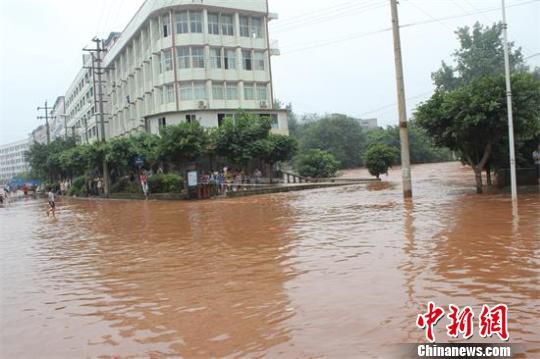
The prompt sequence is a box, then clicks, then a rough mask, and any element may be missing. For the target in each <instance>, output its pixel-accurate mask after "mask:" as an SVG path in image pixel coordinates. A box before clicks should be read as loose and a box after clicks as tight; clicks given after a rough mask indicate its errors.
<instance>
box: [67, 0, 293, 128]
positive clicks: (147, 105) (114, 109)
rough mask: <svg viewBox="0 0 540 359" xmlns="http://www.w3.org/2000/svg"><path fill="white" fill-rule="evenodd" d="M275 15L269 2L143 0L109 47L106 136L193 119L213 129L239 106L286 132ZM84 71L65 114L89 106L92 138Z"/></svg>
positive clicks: (92, 125)
mask: <svg viewBox="0 0 540 359" xmlns="http://www.w3.org/2000/svg"><path fill="white" fill-rule="evenodd" d="M273 18H276V16H275V15H272V14H270V13H269V12H268V4H267V1H266V0H229V1H223V0H204V1H202V0H198V1H195V0H151V1H146V2H145V3H144V4H143V5H142V6H141V8H140V9H139V10H138V12H137V13H136V14H135V16H134V17H133V18H132V20H131V21H130V22H129V24H128V25H127V27H126V28H125V30H124V31H123V32H122V34H121V35H120V36H119V37H118V38H117V39H116V41H115V42H114V44H112V45H111V46H106V48H107V49H108V51H107V53H106V55H105V57H104V61H103V66H104V67H105V68H106V69H107V71H106V75H105V78H104V80H105V83H106V91H105V95H106V97H107V101H108V102H107V105H106V111H105V112H106V113H107V125H106V132H107V137H115V136H123V135H127V134H130V133H133V132H137V131H141V130H147V131H149V132H152V133H158V132H159V129H160V127H163V126H167V125H171V124H178V123H181V122H191V121H198V122H199V123H201V125H203V126H205V127H218V126H219V125H220V124H221V122H222V121H223V119H224V118H225V117H226V116H234V114H235V113H237V112H238V111H239V110H241V111H246V112H250V113H254V114H257V115H265V116H270V117H271V118H272V120H273V124H272V127H273V131H274V132H277V133H283V134H287V133H288V126H287V113H286V111H284V110H274V109H273V100H274V99H273V94H272V71H271V60H270V59H271V55H272V54H273V53H277V50H273V49H272V48H271V46H270V43H271V42H270V40H269V37H268V21H269V20H271V19H273ZM84 73H85V72H84V71H82V72H81V74H80V76H79V77H80V84H77V85H76V87H77V88H78V89H79V90H78V95H77V94H73V95H72V97H73V98H71V97H70V96H69V95H66V104H67V108H68V111H67V112H68V114H70V116H76V113H78V112H76V111H75V110H74V108H84V110H82V111H83V112H84V111H87V114H88V115H90V118H92V120H91V122H89V123H88V124H87V127H88V130H87V131H86V130H85V132H87V133H90V134H91V137H90V138H92V136H95V134H96V133H97V131H99V130H98V129H96V130H94V128H96V124H95V120H94V118H93V117H91V115H92V114H93V113H94V112H95V110H93V106H94V104H93V103H86V102H84V101H82V100H81V99H84V98H85V96H87V95H85V94H88V93H89V91H90V88H89V87H87V83H86V82H83V80H84V81H86V78H83V77H84V76H83V74H84ZM70 90H71V93H73V91H72V90H73V89H70ZM88 96H90V98H92V96H91V94H90V95H88ZM70 111H71V113H70ZM87 121H89V120H88V116H87Z"/></svg>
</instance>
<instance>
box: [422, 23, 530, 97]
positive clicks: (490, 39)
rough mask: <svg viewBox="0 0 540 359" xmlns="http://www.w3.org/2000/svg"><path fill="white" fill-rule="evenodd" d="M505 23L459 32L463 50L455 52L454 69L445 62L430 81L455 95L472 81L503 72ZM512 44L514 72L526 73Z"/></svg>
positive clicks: (468, 28) (463, 28)
mask: <svg viewBox="0 0 540 359" xmlns="http://www.w3.org/2000/svg"><path fill="white" fill-rule="evenodd" d="M502 26H503V25H502V23H497V24H494V25H492V26H483V25H481V24H480V23H478V22H477V23H475V24H474V26H473V27H472V29H471V28H470V27H468V26H465V27H461V28H458V30H457V31H456V35H457V37H458V40H459V44H460V47H459V48H458V49H457V50H456V51H454V53H453V58H454V60H455V65H454V66H452V65H449V64H446V63H445V62H444V61H443V62H442V65H441V68H440V69H439V70H438V71H436V72H434V73H432V75H431V77H432V79H433V82H434V83H435V86H436V87H437V89H438V90H439V91H452V90H455V89H457V88H458V87H460V86H462V85H465V84H468V83H469V82H471V81H472V80H475V79H478V78H482V77H485V76H492V75H497V74H501V73H503V72H504V47H503V44H504V43H503V39H502V30H503V27H502ZM513 47H514V43H512V42H511V43H510V44H509V48H510V51H509V57H510V64H511V66H512V71H513V72H514V71H516V70H520V71H521V70H525V69H526V67H525V65H524V62H523V55H522V53H521V49H520V48H518V49H515V50H514V49H513Z"/></svg>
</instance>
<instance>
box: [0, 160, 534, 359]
mask: <svg viewBox="0 0 540 359" xmlns="http://www.w3.org/2000/svg"><path fill="white" fill-rule="evenodd" d="M347 175H349V176H351V177H362V176H365V173H363V172H362V171H351V172H349V173H347ZM382 179H383V181H382V182H380V183H369V184H361V185H352V186H346V187H337V188H327V189H318V190H310V191H304V192H294V193H285V194H275V195H267V196H255V197H246V198H239V199H224V200H211V201H202V202H183V201H182V202H158V201H146V202H145V201H115V200H108V201H107V200H77V199H64V200H61V201H60V202H59V203H58V205H57V208H58V210H57V218H56V219H52V218H47V216H46V201H45V200H34V199H28V200H26V201H19V202H15V203H12V204H11V205H10V206H8V207H4V208H0V253H1V256H2V261H1V268H0V269H1V272H0V326H1V328H2V330H1V332H0V357H1V358H85V357H105V358H106V357H110V356H112V355H119V356H120V357H122V358H125V357H143V358H146V357H155V358H161V357H166V356H168V357H177V356H183V357H186V358H192V357H195V358H206V357H230V358H237V357H238V358H240V357H242V358H245V357H250V358H251V357H284V358H320V357H323V358H391V357H393V354H391V349H390V348H391V347H392V344H398V343H417V342H423V341H424V332H423V331H422V330H420V329H418V328H416V325H415V320H416V316H417V315H418V314H419V313H422V312H425V310H426V304H427V302H428V301H434V302H435V303H436V304H438V305H440V306H447V305H448V304H450V303H452V304H456V305H458V306H465V305H470V306H471V307H472V308H473V309H474V310H475V313H479V312H480V309H481V306H482V304H488V305H494V304H498V303H505V304H507V305H508V307H509V331H510V342H511V343H526V350H527V353H526V354H524V355H522V356H521V357H527V358H537V357H540V324H539V323H540V321H539V313H540V219H539V213H540V195H539V193H538V192H537V191H534V190H533V191H529V192H530V193H526V194H522V195H520V198H519V207H518V215H519V216H518V218H517V219H513V218H512V207H511V203H510V200H509V196H508V194H489V195H476V194H475V193H474V192H475V189H474V178H473V176H472V171H470V170H469V169H467V168H464V167H462V166H461V165H460V164H458V163H451V164H434V165H421V166H416V167H415V168H414V169H413V190H414V200H412V201H404V200H403V199H402V196H401V188H400V185H399V181H400V172H399V171H392V172H391V173H390V177H384V176H383V178H382ZM440 323H441V324H439V325H438V326H437V327H436V337H437V340H438V341H441V342H447V341H448V337H447V336H446V334H445V328H444V325H445V324H446V323H445V324H443V321H441V322H440ZM473 341H474V342H484V341H485V340H482V338H479V337H478V334H477V332H476V330H475V337H474V340H473ZM491 341H493V342H497V340H496V338H492V339H491Z"/></svg>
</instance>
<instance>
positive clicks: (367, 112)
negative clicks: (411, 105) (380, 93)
mask: <svg viewBox="0 0 540 359" xmlns="http://www.w3.org/2000/svg"><path fill="white" fill-rule="evenodd" d="M432 92H433V91H432V90H430V91H426V92H423V93H421V94H418V95H415V96H411V97H407V101H410V100H414V99H417V98H419V97H423V96H426V95H429V94H431V93H432ZM396 106H397V102H394V103H391V104H388V105H384V106H381V107H378V108H376V109H374V110H370V111H366V112H363V113H361V114H359V115H358V116H359V117H362V116H364V115H368V114H370V113H374V112H379V111H381V110H385V109H391V108H394V107H396Z"/></svg>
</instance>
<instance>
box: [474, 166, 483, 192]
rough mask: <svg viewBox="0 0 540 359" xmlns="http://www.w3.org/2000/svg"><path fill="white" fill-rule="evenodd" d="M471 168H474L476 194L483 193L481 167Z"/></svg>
mask: <svg viewBox="0 0 540 359" xmlns="http://www.w3.org/2000/svg"><path fill="white" fill-rule="evenodd" d="M473 169H474V178H475V180H476V193H478V194H480V193H483V188H482V169H479V168H478V167H473Z"/></svg>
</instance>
